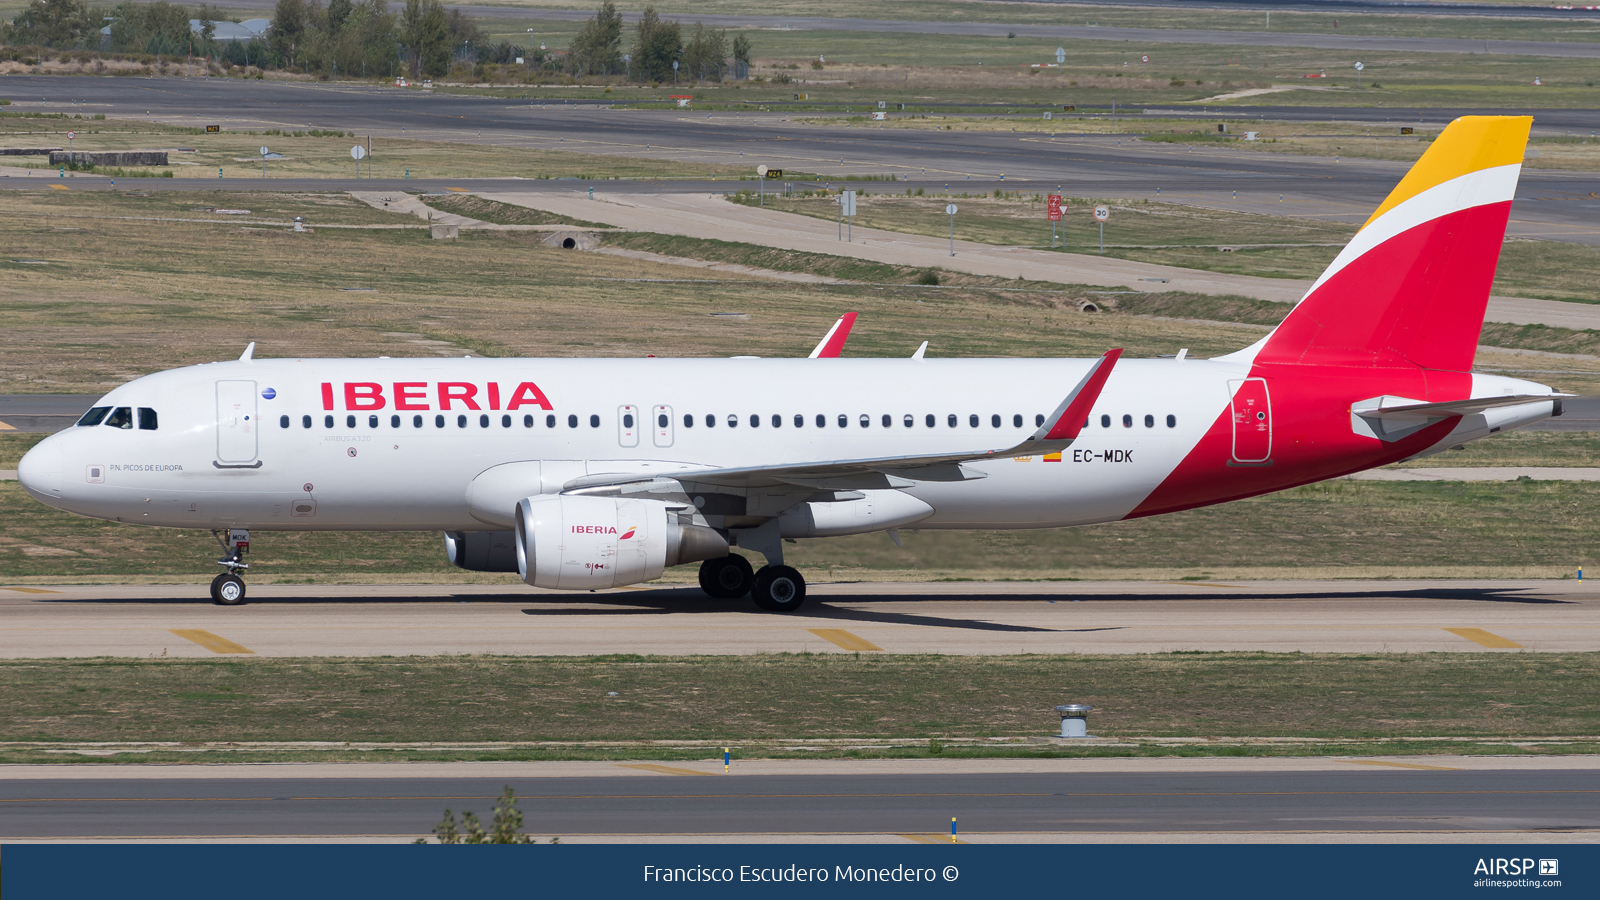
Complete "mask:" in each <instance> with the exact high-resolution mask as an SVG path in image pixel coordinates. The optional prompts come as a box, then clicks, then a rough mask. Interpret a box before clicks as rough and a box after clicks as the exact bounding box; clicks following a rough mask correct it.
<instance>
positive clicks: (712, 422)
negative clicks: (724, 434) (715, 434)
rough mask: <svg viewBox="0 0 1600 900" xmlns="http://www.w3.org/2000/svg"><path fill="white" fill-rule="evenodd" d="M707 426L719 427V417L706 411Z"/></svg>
mask: <svg viewBox="0 0 1600 900" xmlns="http://www.w3.org/2000/svg"><path fill="white" fill-rule="evenodd" d="M706 427H707V428H715V427H717V417H716V416H714V415H712V414H711V413H706Z"/></svg>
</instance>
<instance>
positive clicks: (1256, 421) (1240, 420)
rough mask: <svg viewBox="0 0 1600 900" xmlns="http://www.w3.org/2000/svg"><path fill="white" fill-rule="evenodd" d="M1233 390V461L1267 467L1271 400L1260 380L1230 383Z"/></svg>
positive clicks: (1269, 457) (1270, 449) (1270, 429)
mask: <svg viewBox="0 0 1600 900" xmlns="http://www.w3.org/2000/svg"><path fill="white" fill-rule="evenodd" d="M1228 387H1229V388H1231V389H1232V390H1233V461H1234V462H1236V463H1242V464H1246V465H1264V464H1265V463H1267V462H1268V461H1270V460H1271V459H1272V399H1271V398H1270V397H1269V396H1268V395H1267V382H1266V381H1265V380H1264V379H1261V378H1246V379H1244V380H1242V381H1230V382H1228Z"/></svg>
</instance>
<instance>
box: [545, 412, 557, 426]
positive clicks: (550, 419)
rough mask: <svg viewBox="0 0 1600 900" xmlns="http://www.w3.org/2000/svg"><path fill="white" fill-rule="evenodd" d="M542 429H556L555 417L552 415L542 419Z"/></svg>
mask: <svg viewBox="0 0 1600 900" xmlns="http://www.w3.org/2000/svg"><path fill="white" fill-rule="evenodd" d="M544 427H546V428H554V427H556V417H555V415H554V414H552V415H548V416H545V417H544Z"/></svg>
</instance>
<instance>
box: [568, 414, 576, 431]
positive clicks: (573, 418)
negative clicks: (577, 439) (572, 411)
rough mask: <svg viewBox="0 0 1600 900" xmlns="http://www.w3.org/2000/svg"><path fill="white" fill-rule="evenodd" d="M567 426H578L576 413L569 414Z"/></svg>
mask: <svg viewBox="0 0 1600 900" xmlns="http://www.w3.org/2000/svg"><path fill="white" fill-rule="evenodd" d="M567 427H568V428H577V427H578V417H577V416H575V415H568V416H567Z"/></svg>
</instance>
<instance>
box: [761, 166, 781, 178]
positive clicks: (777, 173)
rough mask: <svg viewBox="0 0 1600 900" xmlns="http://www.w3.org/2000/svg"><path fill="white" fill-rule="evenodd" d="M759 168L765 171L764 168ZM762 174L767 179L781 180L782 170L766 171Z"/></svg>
mask: <svg viewBox="0 0 1600 900" xmlns="http://www.w3.org/2000/svg"><path fill="white" fill-rule="evenodd" d="M761 168H763V169H767V167H766V166H762V167H761ZM764 174H765V175H766V177H767V178H769V179H775V178H782V177H783V170H782V169H767V171H766V172H765V173H764Z"/></svg>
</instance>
